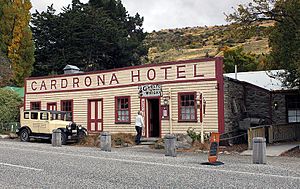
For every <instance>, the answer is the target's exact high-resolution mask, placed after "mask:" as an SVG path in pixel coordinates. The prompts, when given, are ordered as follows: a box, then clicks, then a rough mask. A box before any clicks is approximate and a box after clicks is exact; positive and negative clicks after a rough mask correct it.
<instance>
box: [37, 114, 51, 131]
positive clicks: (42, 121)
mask: <svg viewBox="0 0 300 189" xmlns="http://www.w3.org/2000/svg"><path fill="white" fill-rule="evenodd" d="M39 133H45V134H46V133H50V131H49V112H40V113H39Z"/></svg>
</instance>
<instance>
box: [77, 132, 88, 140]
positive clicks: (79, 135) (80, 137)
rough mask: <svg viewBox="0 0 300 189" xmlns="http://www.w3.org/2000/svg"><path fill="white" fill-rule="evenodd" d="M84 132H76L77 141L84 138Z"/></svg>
mask: <svg viewBox="0 0 300 189" xmlns="http://www.w3.org/2000/svg"><path fill="white" fill-rule="evenodd" d="M85 136H86V134H85V132H84V131H79V132H78V139H77V142H80V141H82V140H83V139H84V138H85Z"/></svg>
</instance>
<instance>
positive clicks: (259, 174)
mask: <svg viewBox="0 0 300 189" xmlns="http://www.w3.org/2000/svg"><path fill="white" fill-rule="evenodd" d="M0 148H7V147H2V146H1V147H0ZM9 149H17V150H22V151H34V152H40V153H46V154H58V155H64V156H73V157H84V158H93V159H101V160H110V161H119V162H127V163H136V164H145V165H155V166H166V167H176V168H186V169H196V170H205V171H215V172H224V173H232V174H245V175H252V176H264V177H275V178H284V179H295V180H300V177H297V176H284V175H273V174H265V173H254V172H246V171H234V170H224V169H211V168H207V167H195V166H186V165H173V164H166V163H157V162H146V161H137V160H128V159H117V158H106V157H99V156H89V155H80V154H68V153H62V152H54V151H51V152H50V151H43V150H33V149H22V148H14V147H13V148H12V147H9ZM199 166H201V165H200V164H199Z"/></svg>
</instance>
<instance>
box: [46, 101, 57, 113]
mask: <svg viewBox="0 0 300 189" xmlns="http://www.w3.org/2000/svg"><path fill="white" fill-rule="evenodd" d="M53 105H54V106H55V110H54V111H57V102H47V110H50V106H53Z"/></svg>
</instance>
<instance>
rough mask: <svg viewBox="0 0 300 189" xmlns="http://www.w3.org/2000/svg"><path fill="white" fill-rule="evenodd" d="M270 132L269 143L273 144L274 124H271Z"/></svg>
mask: <svg viewBox="0 0 300 189" xmlns="http://www.w3.org/2000/svg"><path fill="white" fill-rule="evenodd" d="M268 132H269V143H270V144H272V143H273V142H274V140H273V134H274V132H273V126H272V125H270V127H269V131H268Z"/></svg>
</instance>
